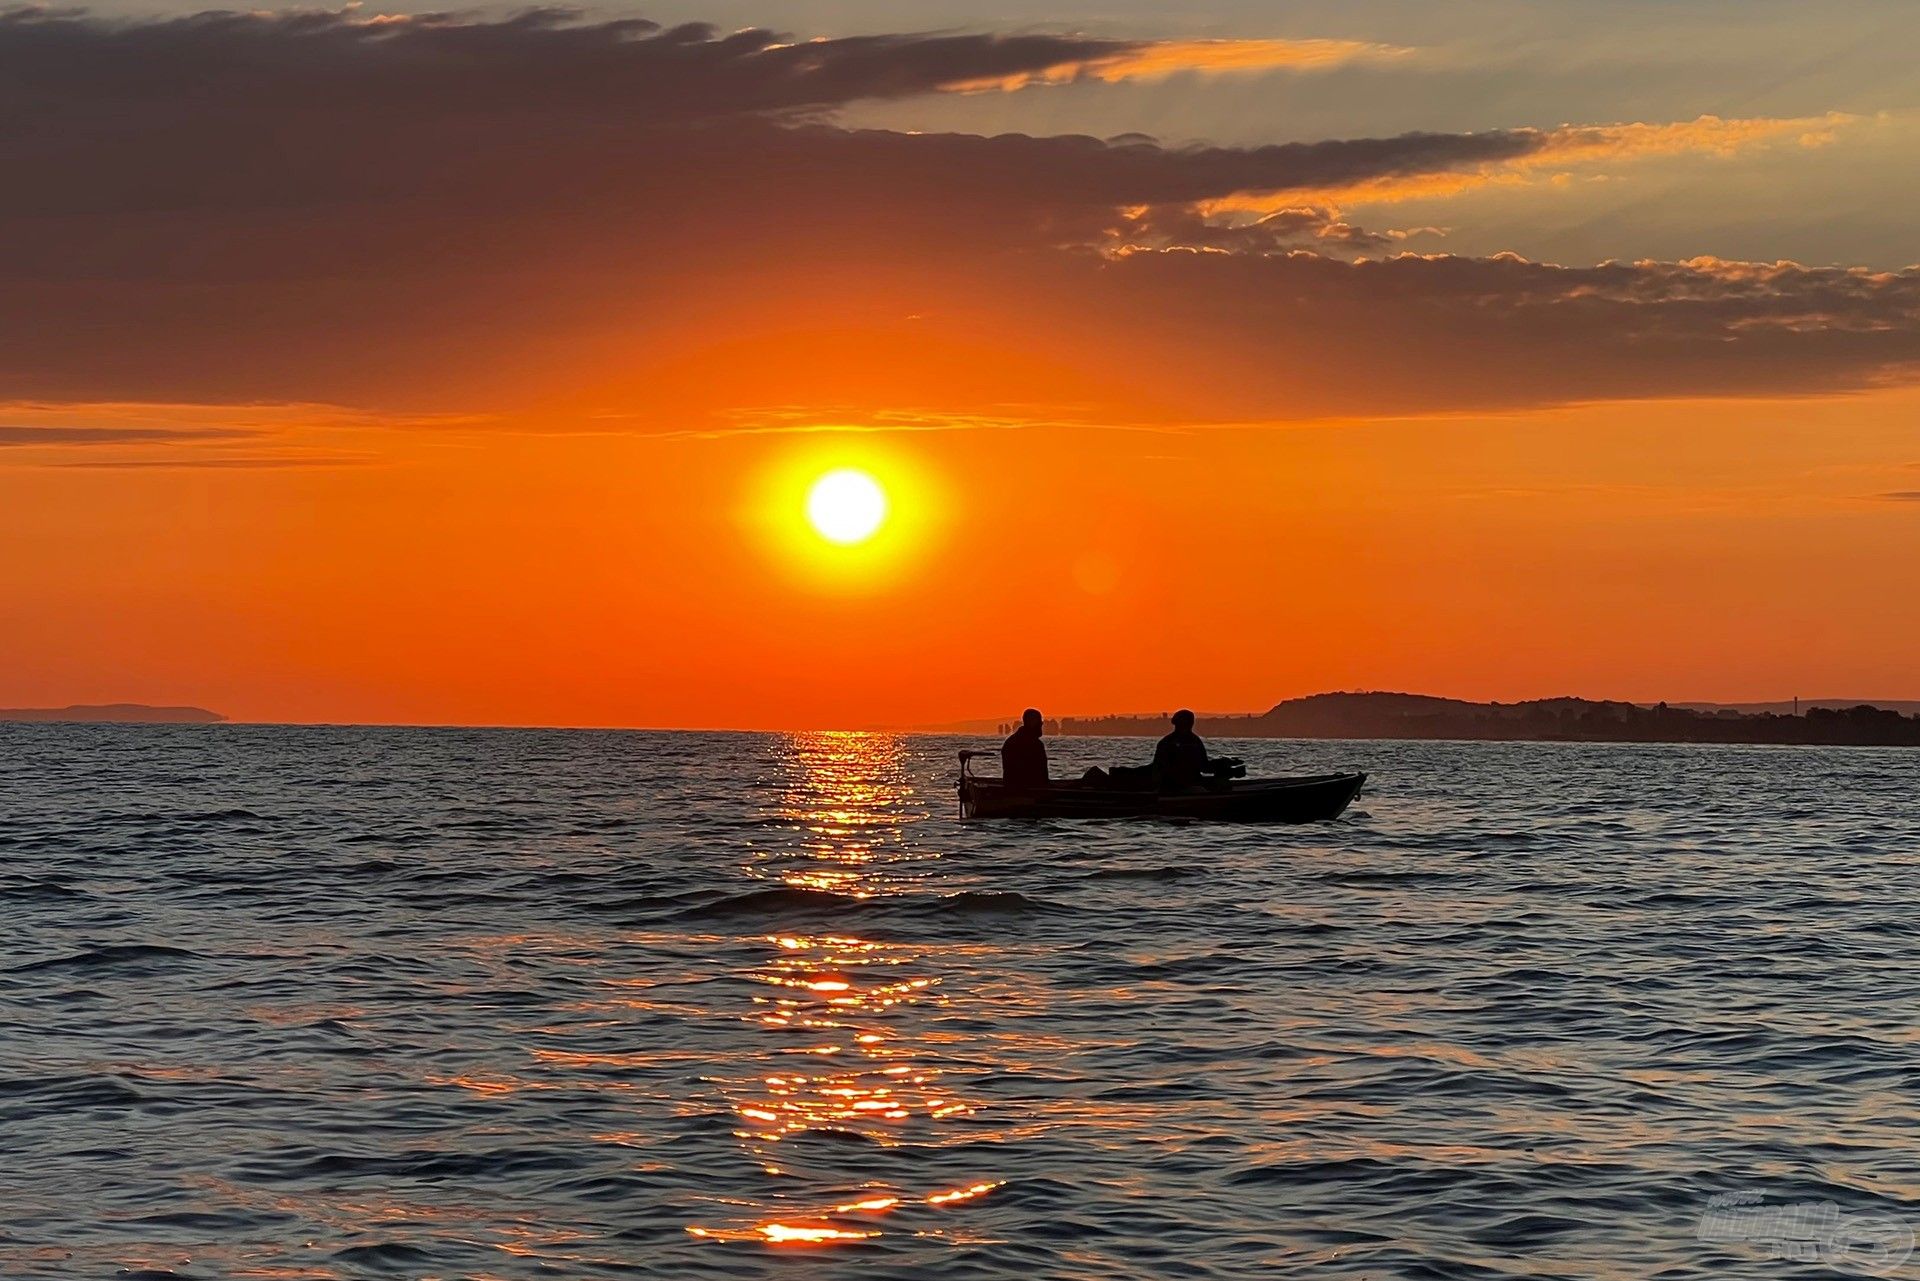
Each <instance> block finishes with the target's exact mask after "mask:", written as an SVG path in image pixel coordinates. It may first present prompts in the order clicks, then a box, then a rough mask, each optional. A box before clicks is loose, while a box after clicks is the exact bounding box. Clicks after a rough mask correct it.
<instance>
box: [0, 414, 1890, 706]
mask: <svg viewBox="0 0 1920 1281" xmlns="http://www.w3.org/2000/svg"><path fill="white" fill-rule="evenodd" d="M1916 408H1920V396H1917V395H1915V394H1913V393H1898V394H1883V395H1880V396H1874V397H1868V398H1863V399H1859V400H1853V401H1839V400H1831V401H1815V402H1806V401H1801V402H1778V401H1776V402H1752V403H1743V402H1715V403H1700V402H1692V403H1665V404H1658V405H1648V406H1635V407H1632V408H1630V409H1623V408H1621V407H1602V408H1588V409H1580V410H1556V411H1541V412H1534V413H1526V414H1517V415H1512V416H1504V417H1497V418H1484V417H1474V416H1462V417H1459V418H1454V419H1447V420H1444V421H1430V420H1429V421H1401V422H1382V423H1330V424H1316V425H1308V426H1299V427H1291V428H1286V429H1220V428H1215V429H1201V430H1195V431H1190V432H1164V433H1163V432H1155V433H1143V432H1117V431H1102V430H1086V429H1076V428H1033V429H1024V430H991V429H972V430H968V429H959V430H950V431H940V432H920V433H887V434H865V433H861V434H856V433H834V432H826V433H806V434H747V435H731V436H725V437H721V438H717V439H675V440H658V439H634V438H632V437H629V436H623V435H604V434H603V435H557V434H541V433H527V432H515V431H495V432H491V433H483V432H475V431H471V430H462V429H445V430H440V431H415V432H411V433H406V434H404V435H403V436H401V437H400V438H399V439H396V438H395V436H394V434H393V433H391V432H389V431H387V430H385V429H382V428H378V427H369V428H353V429H344V430H343V429H334V430H331V431H327V432H316V433H314V434H315V436H317V437H324V438H325V447H326V448H327V449H329V450H332V451H335V452H336V453H337V454H338V455H339V456H341V457H343V458H357V457H359V455H358V454H357V452H356V451H359V450H362V449H364V451H365V461H355V462H352V463H350V464H342V465H335V466H314V467H295V468H279V469H250V468H233V469H216V468H183V469H180V470H167V469H153V468H128V469H55V468H42V469H28V468H18V469H8V470H6V471H5V472H3V473H0V538H4V540H5V545H7V546H8V547H13V548H25V547H31V548H33V549H34V552H33V554H32V555H30V556H22V557H18V558H17V559H15V558H13V557H10V558H9V567H8V580H9V581H8V593H7V601H6V609H7V627H6V630H5V637H6V640H5V645H6V647H7V649H8V651H9V653H8V660H9V661H8V662H7V665H6V672H7V676H6V684H5V693H6V696H7V699H8V701H10V702H13V703H19V704H62V703H66V702H71V701H110V700H120V699H138V700H143V701H149V702H164V703H171V702H187V703H199V704H204V705H207V706H211V707H214V708H217V709H219V710H222V711H224V712H226V713H228V714H230V715H233V716H236V717H241V718H247V719H271V720H279V719H286V720H356V721H396V722H433V723H439V722H455V723H462V722H473V723H501V724H566V725H713V726H739V727H755V726H770V727H786V726H817V725H861V724H873V723H899V724H910V723H926V722H935V721H940V720H944V719H952V718H958V717H962V716H970V715H995V714H1001V713H1003V712H1004V711H1005V710H1006V709H1009V708H1013V707H1016V706H1017V705H1021V704H1024V703H1026V702H1031V701H1038V702H1041V703H1043V704H1044V705H1046V706H1047V707H1048V708H1049V709H1050V710H1057V711H1060V712H1069V713H1071V712H1091V711H1098V710H1103V709H1118V708H1156V707H1160V706H1162V705H1163V704H1172V703H1193V704H1197V705H1203V706H1207V707H1218V708H1254V707H1260V706H1264V705H1266V704H1268V703H1270V702H1272V701H1273V700H1275V699H1277V698H1280V697H1284V696H1289V695H1294V694H1300V693H1307V692H1311V691H1315V690H1320V689H1327V688H1378V687H1393V688H1410V689H1418V690H1424V691H1434V692H1442V693H1448V694H1456V695H1461V696H1468V697H1480V698H1503V699H1513V698H1522V697H1530V696H1544V695H1551V694H1556V693H1562V692H1569V691H1576V692H1579V693H1583V694H1588V695H1592V696H1612V697H1628V698H1639V699H1655V698H1660V697H1669V698H1682V697H1685V698H1699V699H1719V700H1736V699H1746V698H1761V697H1781V696H1791V695H1792V694H1794V693H1796V692H1798V693H1800V694H1803V695H1807V696H1832V695H1844V696H1866V695H1876V696H1880V697H1913V696H1915V694H1916V693H1920V690H1917V689H1916V687H1915V686H1914V684H1913V678H1912V675H1911V673H1912V663H1911V655H1912V648H1911V637H1912V636H1913V635H1914V634H1915V629H1916V627H1917V626H1920V601H1917V599H1916V597H1915V595H1914V594H1913V593H1912V592H1902V591H1897V590H1892V589H1891V588H1890V586H1889V583H1890V574H1891V575H1895V576H1897V575H1898V574H1899V573H1900V572H1901V569H1902V567H1904V566H1906V565H1910V564H1912V563H1913V562H1914V558H1915V557H1916V556H1917V555H1920V522H1916V520H1915V519H1914V517H1915V516H1916V515H1917V514H1920V513H1916V512H1915V510H1914V509H1913V504H1912V503H1910V502H1905V501H1901V500H1892V499H1882V498H1877V497H1875V496H1874V495H1876V494H1879V493H1886V492H1898V491H1896V490H1894V488H1893V487H1894V486H1896V485H1898V484H1900V483H1902V482H1903V472H1904V473H1905V478H1906V480H1907V483H1913V478H1915V477H1916V476H1920V473H1916V472H1915V470H1914V469H1913V467H1912V465H1911V461H1910V455H1911V453H1912V449H1911V443H1912V441H1911V426H1910V424H1911V423H1912V422H1913V420H1914V417H1913V416H1914V413H1915V410H1916ZM316 447H317V445H316ZM849 464H850V465H855V466H862V467H866V468H868V469H870V470H871V471H872V472H873V473H874V474H875V475H876V476H877V477H879V478H880V479H881V480H882V482H883V483H884V484H886V485H887V487H888V489H889V492H890V496H891V497H892V499H893V502H894V508H895V510H894V514H893V520H892V522H891V524H890V526H889V527H888V530H887V532H886V534H885V535H884V536H883V537H881V538H879V539H876V540H875V542H874V543H873V544H870V545H864V546H859V547H854V548H848V549H838V548H830V547H828V545H826V544H825V543H824V542H822V541H821V540H819V539H818V538H817V537H815V536H814V535H813V534H812V533H811V532H810V531H808V530H807V529H806V528H805V527H804V524H803V522H802V520H801V518H800V511H799V509H800V504H801V502H802V499H803V494H804V484H805V481H806V480H807V479H809V478H811V477H812V476H814V475H816V474H817V473H818V472H820V471H823V470H826V469H827V468H828V467H830V466H835V465H849ZM79 510H84V511H86V512H87V513H88V514H89V516H88V519H87V520H86V521H85V522H84V523H81V522H75V521H73V520H72V519H71V513H73V512H74V511H79Z"/></svg>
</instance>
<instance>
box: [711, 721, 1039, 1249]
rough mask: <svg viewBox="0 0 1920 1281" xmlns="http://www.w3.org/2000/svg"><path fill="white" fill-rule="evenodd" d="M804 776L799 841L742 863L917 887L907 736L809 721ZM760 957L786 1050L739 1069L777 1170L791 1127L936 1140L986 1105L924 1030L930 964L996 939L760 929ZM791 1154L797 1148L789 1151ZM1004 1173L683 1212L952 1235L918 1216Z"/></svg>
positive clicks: (756, 1134) (798, 804) (937, 998)
mask: <svg viewBox="0 0 1920 1281" xmlns="http://www.w3.org/2000/svg"><path fill="white" fill-rule="evenodd" d="M790 759H791V762H792V765H793V776H792V779H791V782H790V786H789V787H788V788H787V790H786V792H785V794H784V795H783V797H782V805H781V818H782V819H784V820H786V821H788V822H790V823H791V824H793V825H794V826H795V827H796V828H797V829H798V833H799V835H800V837H801V841H800V854H799V856H798V857H796V855H795V853H794V852H793V851H792V850H786V851H783V852H781V853H779V854H775V855H760V856H757V857H756V859H755V860H754V861H752V862H750V863H749V864H748V865H747V866H745V867H744V868H743V869H742V870H743V871H744V872H745V873H746V874H747V875H748V876H750V877H753V878H754V879H756V880H760V881H763V882H774V883H777V884H779V885H784V886H785V887H787V888H789V889H792V890H799V891H810V892H815V893H820V894H823V895H824V894H832V895H837V896H840V897H842V898H845V899H850V900H865V899H872V898H876V897H880V896H884V895H902V894H909V893H913V892H915V891H916V890H919V891H921V892H924V891H925V888H926V884H925V883H926V879H927V872H926V864H927V863H928V861H929V860H930V859H931V858H934V857H937V856H936V855H929V854H926V853H923V852H917V851H913V850H910V849H908V848H907V847H906V845H905V843H904V841H903V839H902V837H903V830H904V823H905V821H906V820H907V819H908V818H909V817H912V816H913V810H912V807H913V806H914V804H915V800H914V797H913V792H912V788H911V786H910V783H909V780H908V776H907V772H906V763H905V761H904V759H903V757H902V755H901V751H900V745H899V743H898V741H897V740H895V739H893V738H891V737H887V736H883V735H866V734H810V735H796V736H794V737H793V738H792V739H791V740H790ZM763 942H764V945H765V952H764V957H763V959H762V960H761V962H760V964H758V965H757V966H756V967H755V968H754V969H753V970H752V971H751V972H750V973H749V975H748V976H747V977H749V978H750V979H751V980H752V981H753V982H754V983H755V984H757V985H759V986H761V987H763V988H764V989H765V991H763V992H759V993H757V994H755V995H753V996H752V997H751V998H750V1002H749V1003H750V1006H751V1009H750V1011H748V1012H746V1013H744V1014H743V1017H744V1018H747V1019H749V1020H751V1021H752V1022H753V1023H755V1024H757V1025H758V1026H759V1027H761V1028H762V1029H764V1030H765V1031H766V1032H767V1034H768V1036H769V1038H777V1043H776V1044H772V1045H770V1046H769V1049H768V1055H769V1057H770V1060H771V1061H772V1062H775V1063H790V1066H781V1067H779V1068H778V1070H775V1071H769V1072H766V1073H764V1074H762V1075H760V1076H758V1077H756V1078H753V1079H750V1080H740V1081H736V1082H731V1083H730V1087H731V1088H730V1090H729V1093H730V1095H731V1096H732V1100H733V1104H734V1111H735V1114H736V1116H737V1118H738V1120H739V1123H740V1124H739V1128H737V1129H736V1130H735V1131H734V1136H735V1138H736V1139H737V1140H738V1141H739V1142H740V1144H741V1146H742V1148H743V1149H744V1151H745V1153H746V1154H747V1155H748V1156H749V1157H750V1158H751V1159H752V1160H753V1161H755V1162H756V1163H757V1164H758V1165H759V1166H760V1168H761V1170H762V1171H763V1172H764V1173H765V1175H766V1176H767V1177H768V1178H769V1179H772V1180H783V1179H786V1178H788V1177H789V1176H790V1175H792V1174H795V1173H798V1172H799V1171H797V1170H796V1169H795V1168H794V1166H793V1162H794V1161H800V1160H805V1159H806V1158H805V1155H804V1154H803V1153H800V1152H797V1151H796V1148H798V1147H799V1146H800V1145H798V1144H797V1143H796V1142H795V1141H796V1140H800V1139H804V1138H808V1137H810V1136H822V1135H826V1136H837V1137H845V1136H849V1135H851V1136H857V1137H858V1139H859V1140H861V1141H864V1142H867V1143H872V1144H877V1145H880V1146H882V1147H898V1146H900V1145H903V1144H926V1145H933V1144H938V1143H940V1142H942V1141H943V1136H942V1135H941V1133H940V1131H941V1130H942V1129H944V1128H947V1127H951V1126H954V1125H957V1124H960V1123H964V1122H966V1121H967V1120H969V1119H970V1118H973V1117H975V1115H976V1114H977V1112H978V1111H979V1108H980V1104H979V1102H978V1101H977V1100H975V1099H972V1098H970V1097H968V1096H967V1094H966V1092H965V1090H964V1089H963V1088H961V1085H960V1083H958V1082H954V1081H951V1080H949V1079H948V1073H947V1071H946V1070H945V1069H943V1068H942V1067H940V1066H938V1065H937V1064H936V1062H935V1061H934V1060H935V1059H937V1058H938V1057H939V1055H937V1054H936V1053H935V1052H934V1047H933V1046H932V1045H931V1044H929V1038H928V1032H927V1028H928V1026H929V1024H930V1023H931V1022H932V1016H934V1015H936V1014H938V1013H939V1012H941V1011H942V1010H943V1009H944V1008H945V1007H947V1006H948V1004H949V1003H950V1001H951V999H952V998H951V997H950V995H949V994H948V992H946V991H945V990H944V989H943V976H942V975H941V974H939V973H938V972H932V973H929V972H926V971H927V970H928V969H929V968H930V967H934V966H938V965H939V964H940V963H941V962H942V960H943V959H960V958H963V957H965V956H967V955H969V954H980V953H988V952H993V951H996V950H997V949H993V948H988V947H984V946H979V945H972V944H964V943H963V944H916V943H899V942H888V941H880V940H876V939H871V938H866V937H863V936H862V935H860V934H858V933H854V932H839V931H835V932H831V933H828V932H818V933H807V932H792V933H776V934H770V935H767V936H765V938H764V940H763ZM790 1152H791V1153H794V1155H793V1157H791V1158H789V1156H788V1153H790ZM1001 1184H1002V1180H999V1179H995V1178H980V1179H975V1180H971V1181H969V1182H965V1183H961V1184H957V1185H953V1184H948V1185H935V1186H898V1185H896V1184H894V1183H890V1182H885V1181H878V1180H875V1181H868V1182H866V1183H864V1184H862V1185H861V1186H858V1187H855V1188H852V1189H849V1190H848V1193H847V1195H846V1196H844V1197H839V1198H835V1199H833V1200H831V1201H825V1200H823V1201H822V1203H821V1204H819V1205H817V1206H812V1207H806V1208H804V1209H801V1210H799V1211H797V1212H796V1211H794V1210H786V1209H783V1210H781V1211H780V1212H778V1213H774V1214H762V1215H752V1216H747V1215H742V1216H739V1217H737V1218H735V1219H732V1220H722V1221H707V1222H700V1223H693V1224H689V1225H688V1226H687V1231H688V1232H689V1233H690V1234H691V1235H693V1236H695V1237H698V1238H703V1239H709V1240H719V1241H757V1242H762V1243H765V1244H767V1245H770V1246H815V1247H817V1246H831V1245H843V1244H848V1243H857V1242H861V1241H869V1240H872V1239H874V1238H876V1237H879V1236H881V1235H883V1234H885V1233H887V1232H890V1231H896V1230H906V1231H911V1232H913V1233H915V1234H916V1235H923V1236H950V1235H952V1233H951V1230H950V1229H948V1228H946V1227H944V1226H942V1225H938V1224H932V1223H927V1222H925V1221H924V1220H919V1219H916V1221H915V1222H913V1223H911V1224H907V1225H905V1226H904V1227H903V1228H896V1227H895V1226H893V1223H894V1222H895V1221H896V1220H901V1219H902V1216H904V1215H906V1214H907V1213H909V1212H912V1211H919V1212H921V1213H923V1214H924V1213H930V1212H933V1213H937V1212H939V1211H942V1210H945V1209H949V1208H953V1207H959V1206H961V1205H963V1204H965V1203H967V1202H971V1201H974V1200H977V1199H978V1198H980V1197H983V1196H986V1195H987V1194H989V1193H991V1192H992V1191H993V1190H994V1189H995V1188H997V1187H999V1186H1001Z"/></svg>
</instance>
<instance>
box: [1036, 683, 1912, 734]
mask: <svg viewBox="0 0 1920 1281" xmlns="http://www.w3.org/2000/svg"><path fill="white" fill-rule="evenodd" d="M1057 725H1058V728H1057V729H1056V728H1055V723H1054V722H1049V723H1048V732H1049V733H1059V734H1077V735H1090V736H1151V735H1159V734H1163V733H1165V732H1166V726H1167V721H1166V718H1165V717H1164V716H1149V715H1145V714H1139V715H1121V716H1096V717H1073V716H1069V717H1063V718H1062V719H1061V720H1060V721H1059V722H1058V723H1057ZM1196 728H1197V729H1198V731H1199V733H1201V734H1202V735H1208V734H1211V735H1215V736H1218V737H1224V738H1391V739H1469V740H1485V741H1542V742H1595V743H1601V742H1606V743H1619V742H1625V743H1800V744H1809V745H1825V746H1889V747H1920V717H1914V716H1903V715H1901V714H1900V713H1899V712H1896V711H1891V710H1888V709H1886V708H1880V707H1873V706H1869V705H1866V704H1862V705H1860V706H1857V707H1849V708H1843V709H1827V708H1814V709H1812V710H1809V711H1808V712H1807V713H1806V714H1805V715H1803V716H1783V715H1777V714H1773V713H1766V712H1761V713H1753V712H1738V711H1732V710H1728V709H1722V710H1719V711H1712V712H1707V711H1698V710H1695V709H1692V708H1685V707H1669V706H1668V705H1667V704H1665V703H1658V704H1655V705H1654V706H1652V707H1643V706H1640V705H1639V704H1636V703H1620V702H1610V701H1598V700H1592V699H1584V698H1549V699H1537V700H1534V701H1531V702H1523V703H1470V702H1465V701H1463V700H1459V699H1448V698H1431V697H1427V696H1425V695H1417V694H1384V693H1383V694H1374V693H1361V694H1315V695H1312V696H1311V697H1308V698H1298V699H1290V700H1288V701H1287V702H1284V703H1280V704H1278V705H1277V706H1275V707H1273V708H1272V709H1271V710H1269V711H1266V712H1263V713H1257V714H1251V715H1242V716H1202V717H1200V718H1199V722H1198V725H1197V727H1196Z"/></svg>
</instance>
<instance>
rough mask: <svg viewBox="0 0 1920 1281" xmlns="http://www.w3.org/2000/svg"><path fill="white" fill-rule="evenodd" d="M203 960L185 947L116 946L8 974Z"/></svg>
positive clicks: (151, 966)
mask: <svg viewBox="0 0 1920 1281" xmlns="http://www.w3.org/2000/svg"><path fill="white" fill-rule="evenodd" d="M201 959H204V958H203V957H202V955H201V953H199V952H190V951H188V950H187V949H186V948H184V947H167V946H165V945H164V944H160V943H113V944H108V945H107V946H105V947H92V948H88V949H87V950H86V951H84V952H75V953H74V954H73V955H71V956H55V957H49V958H48V959H46V960H44V961H29V962H27V963H26V964H25V965H15V966H11V967H10V968H8V969H7V970H6V973H8V974H34V973H40V972H43V971H47V970H98V969H105V968H106V967H108V966H115V965H125V966H134V967H137V968H140V969H155V968H158V966H157V965H155V964H151V963H154V962H165V961H197V960H201Z"/></svg>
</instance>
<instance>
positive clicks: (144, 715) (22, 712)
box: [0, 703, 227, 725]
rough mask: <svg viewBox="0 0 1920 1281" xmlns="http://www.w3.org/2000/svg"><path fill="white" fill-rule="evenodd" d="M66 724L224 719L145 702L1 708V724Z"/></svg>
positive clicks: (211, 721) (198, 722) (191, 709)
mask: <svg viewBox="0 0 1920 1281" xmlns="http://www.w3.org/2000/svg"><path fill="white" fill-rule="evenodd" d="M9 721H11V722H18V723H22V724H34V725H38V724H49V723H52V724H68V725H221V724H225V723H227V718H226V717H225V716H222V715H221V714H220V713H219V712H210V711H208V710H207V709H206V708H204V707H151V706H148V705H147V704H145V703H75V704H73V705H72V706H70V707H0V722H9Z"/></svg>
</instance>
